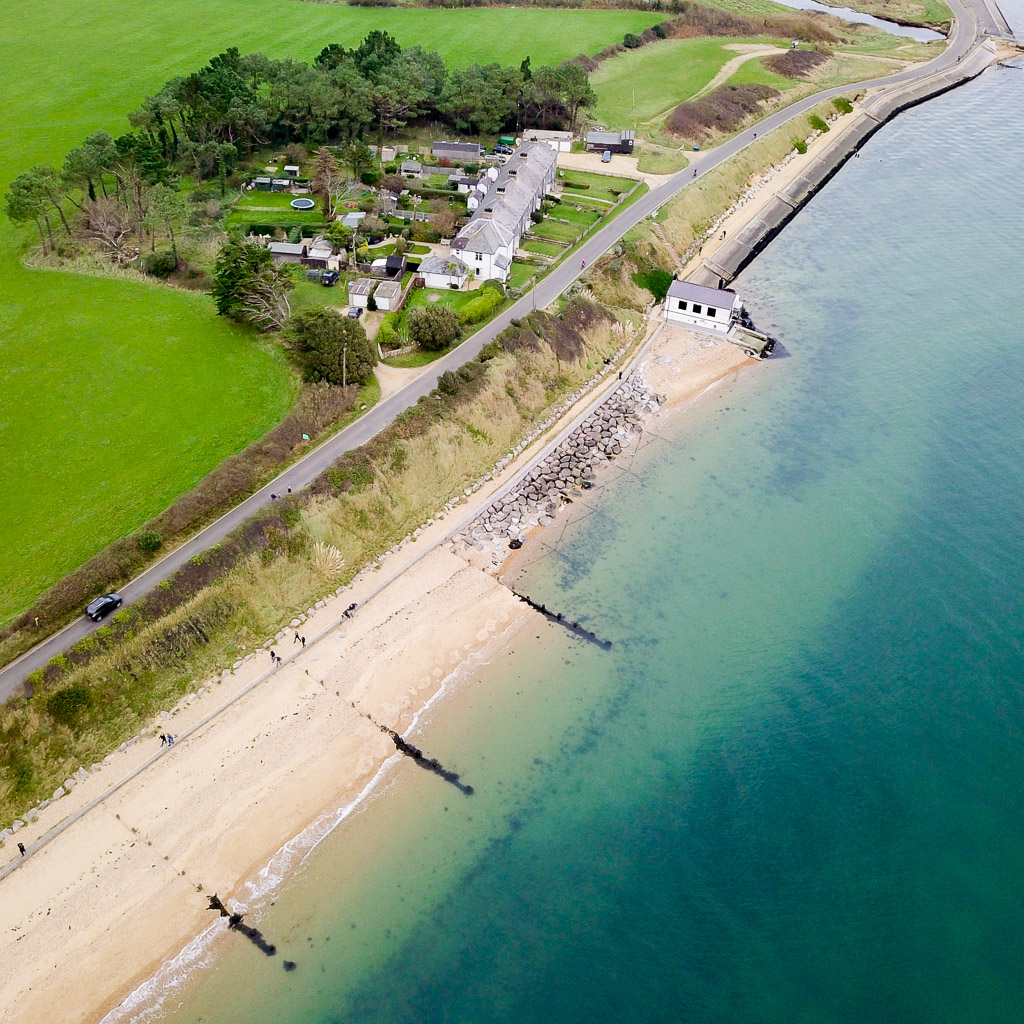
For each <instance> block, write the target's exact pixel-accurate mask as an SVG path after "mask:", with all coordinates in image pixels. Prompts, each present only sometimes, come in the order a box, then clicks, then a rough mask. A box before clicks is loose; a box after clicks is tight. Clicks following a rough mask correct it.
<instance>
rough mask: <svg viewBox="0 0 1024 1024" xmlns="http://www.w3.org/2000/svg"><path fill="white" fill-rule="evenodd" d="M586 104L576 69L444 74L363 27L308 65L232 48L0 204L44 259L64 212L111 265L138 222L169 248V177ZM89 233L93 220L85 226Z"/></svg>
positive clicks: (175, 219) (502, 122) (217, 174)
mask: <svg viewBox="0 0 1024 1024" xmlns="http://www.w3.org/2000/svg"><path fill="white" fill-rule="evenodd" d="M595 102H596V97H595V95H594V91H593V89H592V88H591V86H590V82H589V80H588V78H587V74H586V71H585V70H584V69H583V68H581V67H579V66H578V65H576V64H562V65H558V66H544V67H539V68H536V69H534V68H532V67H531V65H530V60H529V58H527V59H526V60H524V61H523V62H522V64H521V65H519V67H503V66H501V65H500V64H497V63H494V64H486V65H482V64H473V65H470V66H469V67H467V68H449V67H447V65H446V64H445V62H444V60H443V59H442V58H441V56H440V54H438V53H436V52H433V51H429V50H424V49H423V48H422V47H420V46H411V47H406V48H404V49H403V48H402V47H401V46H400V45H399V43H398V42H397V40H396V39H395V38H394V37H393V36H392V35H390V33H388V32H385V31H381V30H378V29H375V30H374V31H372V32H370V33H369V35H367V36H366V38H365V39H364V40H363V41H362V42H361V43H360V44H359V45H358V46H356V47H354V48H351V49H347V48H346V47H344V46H342V45H341V44H339V43H331V44H330V45H329V46H325V47H324V48H323V50H321V51H320V53H319V54H318V55H317V57H316V58H315V60H314V61H313V63H312V64H305V63H303V62H301V61H296V60H292V59H291V58H286V59H284V60H274V59H272V58H270V57H267V56H266V55H265V54H262V53H250V54H245V55H243V54H241V53H240V52H239V50H238V49H237V48H236V47H231V48H230V49H228V50H225V51H224V52H223V53H220V54H218V55H217V56H216V57H214V58H213V59H212V60H211V61H210V62H209V63H208V64H206V65H205V66H204V67H202V68H200V69H199V70H198V71H195V72H193V73H192V74H190V75H185V76H183V77H177V78H173V79H171V80H170V81H169V82H167V83H166V84H165V85H164V86H163V88H161V89H160V90H159V91H158V92H156V93H155V94H153V95H152V96H148V97H147V98H146V99H145V100H144V101H143V102H142V104H141V105H140V106H139V107H138V108H137V109H136V110H134V111H132V112H131V113H130V114H129V115H128V121H129V123H130V124H131V130H130V131H129V132H126V133H125V134H124V135H121V136H119V137H117V138H113V137H111V136H110V135H109V134H108V133H107V132H102V131H98V132H94V133H92V134H91V135H90V136H89V137H88V138H87V139H85V140H84V142H83V143H82V144H81V145H79V146H76V147H75V148H74V149H72V150H71V152H70V153H68V155H67V157H66V159H65V161H64V164H63V165H62V166H61V167H60V168H55V167H50V166H47V165H37V166H35V167H33V168H31V169H29V170H28V171H25V172H23V173H22V174H20V175H19V176H18V177H17V178H15V180H14V181H13V182H12V184H11V187H10V189H9V191H8V193H7V212H8V215H9V216H10V217H11V219H12V220H14V221H18V222H29V221H33V222H35V224H36V226H37V228H38V230H39V236H40V240H41V241H42V244H43V248H44V249H52V248H54V247H55V245H56V242H55V239H54V229H55V226H56V225H57V224H58V223H59V224H60V225H62V226H63V228H64V229H65V231H67V233H68V234H70V232H71V229H70V226H69V224H68V222H67V217H66V213H65V210H66V206H65V204H66V203H69V204H71V205H73V206H75V207H77V208H78V209H79V210H82V211H83V212H86V213H87V214H89V217H88V218H87V219H88V221H89V228H90V231H91V232H92V233H93V234H94V235H95V237H97V238H99V240H100V241H101V242H103V243H104V244H105V246H106V247H107V248H108V250H109V251H110V252H111V255H112V256H114V258H115V259H117V258H118V255H117V253H118V252H119V251H120V250H123V251H124V258H130V257H131V256H134V252H132V251H131V250H130V249H129V248H128V245H127V243H128V242H130V241H131V239H132V236H134V238H135V241H136V244H137V245H138V247H139V248H141V247H142V237H143V231H144V229H145V227H146V222H147V219H149V220H152V219H153V218H156V219H157V220H160V221H162V222H163V223H164V224H165V226H166V227H167V228H168V229H169V230H170V232H171V235H172V237H173V230H174V226H175V225H176V224H178V223H180V222H181V219H182V218H183V217H184V216H185V215H186V213H187V209H186V208H183V207H182V206H181V205H180V204H178V203H176V202H175V200H174V199H173V198H172V197H170V196H168V195H167V194H166V193H164V192H162V191H159V190H158V191H157V192H156V193H155V195H154V194H153V193H152V192H151V190H153V189H154V188H155V187H156V186H170V188H169V189H168V191H169V192H173V191H174V188H173V185H174V181H175V179H176V177H177V176H179V175H182V174H187V175H189V176H191V177H192V178H193V179H194V180H196V181H199V180H201V179H216V178H219V179H220V181H221V185H222V188H223V187H224V183H225V182H226V179H227V177H228V176H229V175H230V174H231V173H232V172H233V170H234V169H235V167H236V165H238V164H239V163H240V162H242V161H244V160H245V159H246V158H247V157H249V156H250V155H251V154H253V153H254V152H256V151H257V150H260V149H262V148H265V147H267V146H280V145H286V144H289V143H293V142H295V143H302V144H304V145H307V146H309V145H313V146H317V145H323V144H325V143H330V144H333V145H351V144H352V143H353V142H356V141H357V140H359V141H360V143H361V142H362V140H364V139H374V138H375V139H376V141H377V143H378V145H379V144H380V143H381V141H382V140H383V137H384V135H385V134H386V133H392V132H397V131H400V130H402V129H403V128H404V127H405V126H406V125H408V124H409V123H410V122H414V121H416V120H418V119H425V118H429V119H432V120H438V121H441V122H442V123H444V124H447V125H450V126H451V127H452V128H453V129H454V130H455V131H456V132H459V133H469V134H477V133H494V132H498V131H500V130H502V129H506V128H515V127H517V126H518V125H520V124H530V125H532V126H538V127H558V128H571V129H574V128H575V126H576V123H577V121H578V120H579V117H580V114H581V112H582V111H583V110H585V109H586V108H588V107H592V106H593V105H594V103H595ZM93 222H95V223H93Z"/></svg>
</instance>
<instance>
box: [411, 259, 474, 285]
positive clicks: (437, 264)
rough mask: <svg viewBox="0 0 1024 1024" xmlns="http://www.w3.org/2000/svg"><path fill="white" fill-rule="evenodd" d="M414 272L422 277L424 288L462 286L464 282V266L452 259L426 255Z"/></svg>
mask: <svg viewBox="0 0 1024 1024" xmlns="http://www.w3.org/2000/svg"><path fill="white" fill-rule="evenodd" d="M416 273H417V276H418V277H422V278H423V286H424V287H425V288H463V287H464V286H465V284H466V268H465V267H464V266H463V265H462V264H461V263H460V262H459V261H458V260H454V259H453V260H444V259H441V257H440V256H427V257H425V258H424V260H423V261H422V262H421V263H420V269H419V270H418V271H417V272H416Z"/></svg>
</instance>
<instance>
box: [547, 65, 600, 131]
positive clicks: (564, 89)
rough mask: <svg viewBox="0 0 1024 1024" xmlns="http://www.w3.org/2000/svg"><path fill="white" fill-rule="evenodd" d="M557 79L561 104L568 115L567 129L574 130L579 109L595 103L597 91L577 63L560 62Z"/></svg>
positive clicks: (584, 108) (590, 106)
mask: <svg viewBox="0 0 1024 1024" xmlns="http://www.w3.org/2000/svg"><path fill="white" fill-rule="evenodd" d="M557 81H558V86H559V92H560V97H561V101H562V105H563V106H564V107H565V111H566V113H567V114H568V115H569V130H570V131H573V132H574V131H576V121H577V119H578V118H579V114H580V111H581V110H588V109H591V108H592V107H595V106H596V105H597V93H595V92H594V89H593V87H592V86H591V84H590V77H589V76H588V75H587V73H586V71H584V70H583V68H581V67H580V66H579V64H562V65H561V66H560V67H559V68H558V73H557Z"/></svg>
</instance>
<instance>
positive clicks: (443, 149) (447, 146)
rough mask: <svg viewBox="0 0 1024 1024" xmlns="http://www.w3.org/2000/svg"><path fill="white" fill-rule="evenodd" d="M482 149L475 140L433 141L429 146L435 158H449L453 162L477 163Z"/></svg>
mask: <svg viewBox="0 0 1024 1024" xmlns="http://www.w3.org/2000/svg"><path fill="white" fill-rule="evenodd" d="M483 151H484V149H483V146H481V145H480V144H479V143H477V142H435V143H434V144H433V145H432V146H431V147H430V152H431V153H432V154H433V157H434V159H435V160H449V161H451V162H452V163H453V164H460V163H462V162H464V161H468V162H469V163H471V164H475V163H479V162H480V156H481V154H482V153H483Z"/></svg>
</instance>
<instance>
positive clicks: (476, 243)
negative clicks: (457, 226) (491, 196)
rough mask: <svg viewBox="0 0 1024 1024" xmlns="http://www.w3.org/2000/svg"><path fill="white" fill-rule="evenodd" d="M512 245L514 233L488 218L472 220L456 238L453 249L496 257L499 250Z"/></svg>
mask: <svg viewBox="0 0 1024 1024" xmlns="http://www.w3.org/2000/svg"><path fill="white" fill-rule="evenodd" d="M511 244H512V233H511V232H510V231H509V229H508V228H506V227H505V226H504V225H503V224H498V223H496V222H495V221H493V220H491V219H490V218H487V217H478V218H475V219H474V220H471V221H470V222H469V223H468V224H467V225H466V226H465V227H464V228H463V229H462V230H461V231H460V232H459V233H458V235H456V237H455V241H454V242H452V248H453V249H459V250H462V249H466V250H468V251H469V252H479V253H484V254H489V255H492V256H493V255H494V253H496V252H497V251H498V250H499V249H501V248H503V247H504V246H506V245H511Z"/></svg>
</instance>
